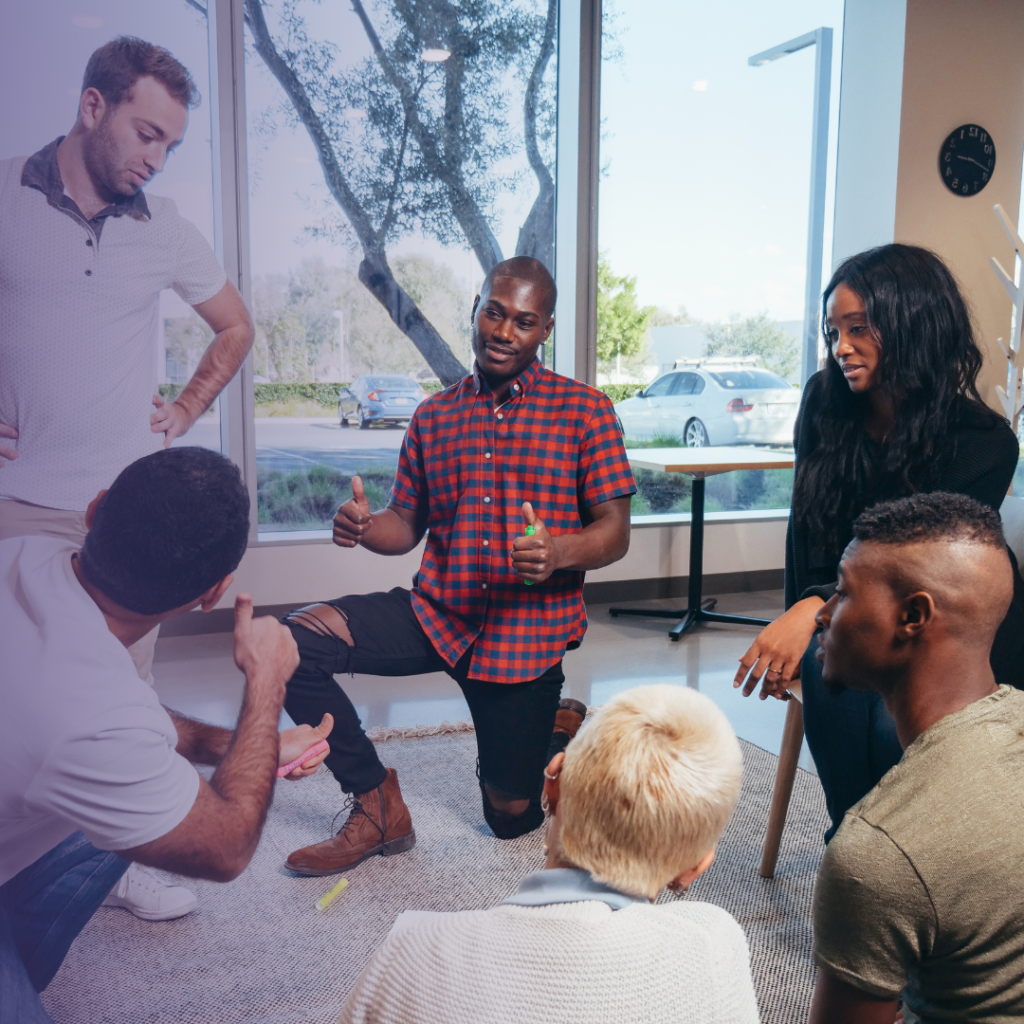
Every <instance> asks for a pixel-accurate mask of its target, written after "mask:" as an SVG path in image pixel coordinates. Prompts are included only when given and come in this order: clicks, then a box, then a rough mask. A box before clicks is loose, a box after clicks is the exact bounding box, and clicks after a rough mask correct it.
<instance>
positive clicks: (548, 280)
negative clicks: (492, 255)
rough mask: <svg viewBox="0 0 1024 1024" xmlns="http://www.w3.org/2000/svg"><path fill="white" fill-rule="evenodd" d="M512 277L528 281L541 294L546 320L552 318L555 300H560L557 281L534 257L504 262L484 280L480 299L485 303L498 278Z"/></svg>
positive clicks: (515, 257) (513, 258)
mask: <svg viewBox="0 0 1024 1024" xmlns="http://www.w3.org/2000/svg"><path fill="white" fill-rule="evenodd" d="M499 277H510V278H515V279H516V280H517V281H526V282H527V283H528V284H530V285H532V286H533V287H534V288H536V289H537V290H538V292H540V293H541V296H542V298H541V310H539V312H540V311H542V312H543V315H544V316H545V318H547V317H550V316H551V314H552V313H553V312H554V311H555V300H556V299H557V298H558V289H557V288H556V287H555V279H554V278H553V277H552V276H551V274H550V273H549V272H548V268H547V267H545V266H544V264H543V263H541V261H540V260H535V259H534V258H533V257H532V256H513V257H512V259H510V260H504V261H503V262H502V263H499V264H498V265H497V266H496V267H494V268H492V269H491V271H490V272H489V273H488V274H487V276H486V277H485V278H484V283H483V284H482V285H481V287H480V297H481V299H483V300H484V301H486V300H487V297H488V296H489V295H490V293H491V285H492V284H493V283H494V281H495V279H496V278H499Z"/></svg>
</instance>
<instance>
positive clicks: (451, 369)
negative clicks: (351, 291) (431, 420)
mask: <svg viewBox="0 0 1024 1024" xmlns="http://www.w3.org/2000/svg"><path fill="white" fill-rule="evenodd" d="M244 2H245V13H246V17H247V20H248V23H249V28H250V30H251V31H252V36H253V42H254V45H255V47H256V52H257V53H258V54H259V55H260V57H261V58H262V60H263V62H264V64H266V66H267V68H268V69H269V70H270V73H271V74H272V75H273V76H274V77H275V78H276V79H277V81H278V82H279V83H280V85H281V88H282V89H284V91H285V93H286V95H287V96H288V99H289V100H290V101H291V103H292V107H293V108H294V110H295V113H296V114H297V115H298V117H299V120H300V121H302V123H303V125H304V126H305V128H306V131H307V132H308V134H309V137H310V139H311V141H312V142H313V146H314V147H315V149H316V151H317V156H318V157H319V160H320V167H321V168H322V170H323V173H324V180H325V181H326V182H327V187H328V188H329V189H330V190H331V195H332V196H333V197H334V199H335V202H337V204H338V205H339V206H340V207H341V209H342V211H343V212H344V214H345V216H346V217H347V218H348V222H349V224H351V225H352V229H353V231H355V234H356V237H357V238H358V239H359V244H360V246H361V247H362V250H363V262H362V263H361V264H360V266H359V280H360V281H362V283H363V284H364V285H365V286H366V287H367V288H368V289H369V290H370V292H372V294H373V296H374V298H376V299H377V301H378V302H380V303H381V305H382V306H384V308H385V309H386V310H387V311H388V315H389V316H390V317H391V319H392V321H393V322H394V323H395V325H396V326H397V327H398V329H399V330H401V331H402V333H403V334H405V335H406V337H407V338H408V339H409V340H410V341H411V342H412V343H413V344H414V345H415V346H416V348H417V349H419V351H420V352H421V353H422V355H423V357H424V358H425V359H426V361H427V363H428V364H429V365H430V367H431V369H432V370H433V371H434V372H435V373H436V374H437V375H438V377H439V378H440V379H441V381H442V383H444V384H445V385H446V386H447V385H449V384H454V383H455V382H456V381H459V380H461V379H462V378H463V377H464V376H465V375H466V373H467V371H466V368H465V367H464V366H463V365H462V363H460V362H459V360H458V359H457V358H456V357H455V355H454V353H453V352H452V350H451V349H450V348H449V347H448V343H447V342H446V341H445V340H444V338H442V337H441V335H440V334H438V333H437V331H436V330H435V329H434V327H433V326H432V325H431V324H430V322H429V321H428V320H427V318H426V317H425V316H424V315H423V314H422V313H421V312H420V310H419V308H418V307H417V306H416V303H415V302H413V300H412V298H410V296H409V295H408V294H407V293H406V292H405V290H404V289H403V288H402V287H401V285H399V284H398V281H397V280H396V279H395V276H394V273H393V272H392V270H391V267H390V266H389V265H388V261H387V255H386V253H385V250H384V241H385V239H384V236H383V235H382V234H381V233H380V232H379V231H377V230H376V229H375V228H374V226H373V224H372V222H371V221H370V218H369V217H368V216H367V214H366V211H365V210H364V209H363V207H362V204H361V203H360V202H359V200H358V198H357V197H356V195H355V193H354V192H353V191H352V189H351V187H350V186H349V183H348V181H347V180H346V179H345V175H344V174H343V172H342V170H341V167H340V166H339V164H338V160H337V157H336V156H335V153H334V148H333V147H332V145H331V142H330V139H329V137H328V135H327V131H326V130H325V128H324V125H323V122H322V121H321V120H320V117H319V115H318V114H317V112H316V110H315V109H314V108H313V104H312V101H311V100H310V98H309V96H308V94H307V92H306V89H305V86H303V84H302V82H301V81H300V80H299V77H298V75H296V74H295V72H294V71H293V70H292V68H291V67H290V66H289V64H288V63H287V62H286V61H285V60H284V58H283V57H282V56H281V55H280V53H278V51H277V47H276V46H275V45H274V41H273V39H272V38H271V35H270V30H269V29H268V28H267V22H266V19H265V18H264V16H263V4H262V2H261V0H244Z"/></svg>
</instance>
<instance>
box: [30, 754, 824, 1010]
mask: <svg viewBox="0 0 1024 1024" xmlns="http://www.w3.org/2000/svg"><path fill="white" fill-rule="evenodd" d="M380 749H381V756H382V759H383V760H384V763H385V764H387V765H389V766H392V767H394V768H396V769H397V770H398V774H399V779H400V781H401V785H402V790H403V793H404V795H405V798H406V800H407V801H408V802H409V804H410V806H411V808H412V812H413V820H414V823H415V827H416V834H417V839H418V842H417V846H416V847H415V848H414V849H413V850H412V851H410V852H409V853H406V854H403V855H402V856H400V857H395V858H387V859H385V858H381V857H378V858H374V859H373V860H371V861H368V862H366V863H364V864H362V865H360V866H359V867H358V868H356V869H354V870H353V871H351V872H350V873H349V874H348V877H349V881H350V883H351V884H350V886H349V888H348V889H347V890H346V891H345V892H343V893H342V894H341V895H340V896H339V897H338V898H337V899H336V900H335V901H334V903H333V904H332V905H331V906H330V907H329V908H328V909H327V910H326V911H325V912H322V913H321V912H319V911H317V910H316V909H315V908H314V903H315V902H316V900H317V899H319V898H320V896H322V895H323V894H324V893H325V892H327V890H328V889H329V888H330V887H331V886H332V884H333V883H334V881H335V879H333V878H297V877H295V876H293V875H292V874H291V873H290V872H288V871H287V870H286V869H285V867H284V864H283V862H284V858H285V857H286V856H287V855H288V853H289V852H291V850H293V849H295V848H296V847H299V846H304V845H306V844H308V843H311V842H315V841H317V840H320V839H324V838H326V837H327V835H328V828H329V826H330V821H331V817H332V815H333V814H334V812H335V811H336V810H338V809H339V807H340V804H341V800H340V798H339V794H340V790H339V789H338V788H337V785H336V783H335V782H334V780H333V779H332V777H331V776H330V775H329V774H328V773H327V772H326V771H321V772H320V773H318V774H317V775H315V776H313V777H312V778H309V779H306V780H305V781H303V782H300V783H287V782H279V783H278V784H277V785H278V791H277V794H276V799H275V802H274V806H273V808H272V810H271V812H270V817H269V819H268V822H267V827H266V830H265V831H264V834H263V839H262V841H261V842H260V845H259V849H258V850H257V852H256V856H255V857H254V858H253V861H252V863H251V864H250V866H249V868H248V869H247V870H246V871H245V872H244V874H243V875H242V876H241V877H240V878H238V879H237V880H236V881H234V882H232V883H230V884H228V885H218V884H216V883H212V882H189V883H187V884H189V885H190V886H191V887H192V888H193V889H194V891H195V892H196V893H197V895H198V897H199V907H198V909H197V910H196V911H195V912H194V913H192V914H191V915H189V916H188V917H185V918H182V919H180V920H178V921H167V922H162V923H147V922H144V921H139V920H137V919H136V918H134V917H132V916H131V915H130V914H128V913H127V912H126V911H124V910H119V909H114V908H101V909H100V911H99V912H98V913H97V915H96V916H95V917H94V918H93V920H92V921H91V922H90V924H89V925H88V926H87V927H86V929H85V931H84V932H83V933H82V935H81V936H80V937H79V938H78V940H77V941H76V942H75V944H74V946H73V947H72V949H71V952H70V953H69V955H68V957H67V959H66V961H65V962H64V965H63V967H62V968H61V970H60V972H59V973H58V975H57V977H56V978H55V979H54V981H53V983H52V984H51V985H50V987H49V989H48V990H47V991H46V992H45V993H44V995H43V1002H44V1004H45V1006H46V1008H47V1010H48V1011H49V1013H50V1014H51V1016H52V1017H53V1019H54V1020H55V1021H56V1022H57V1024H193V1022H194V1024H200V1022H201V1024H243V1022H244V1024H290V1022H298V1021H314V1022H317V1024H330V1022H333V1021H335V1020H336V1019H337V1015H338V1012H339V1010H340V1008H341V1005H342V1003H343V1002H344V1000H345V996H346V995H347V993H348V991H349V990H350V988H351V987H352V985H353V983H354V982H355V980H356V978H357V977H358V976H359V973H360V971H361V970H362V968H363V965H364V964H365V963H366V961H367V960H368V959H369V957H370V955H371V954H372V952H373V950H374V949H375V948H376V947H377V945H378V944H379V943H380V941H381V940H382V939H383V938H384V936H385V935H386V934H387V932H388V929H389V928H390V927H391V923H392V922H393V921H394V919H395V917H396V916H397V915H398V914H399V913H400V912H401V911H402V910H409V909H422V910H464V909H470V908H474V909H475V908H482V907H488V906H492V905H494V904H495V903H498V902H500V901H501V900H502V899H504V898H505V897H506V896H507V895H508V894H510V893H511V892H513V891H514V890H515V888H516V886H517V884H518V880H519V879H520V878H521V877H522V876H523V875H524V874H526V873H527V872H529V871H534V870H537V869H538V868H539V867H541V865H542V862H543V857H542V854H541V839H542V836H541V831H537V832H535V833H533V834H532V835H529V836H523V837H522V838H520V839H517V840H514V841H511V842H502V841H500V840H497V839H495V838H494V837H493V836H492V835H491V833H490V831H489V829H488V828H487V827H486V825H485V824H484V822H483V818H482V816H481V813H480V805H479V797H478V789H477V786H476V780H475V777H474V774H473V769H474V763H475V757H476V741H475V736H473V735H472V734H468V735H467V734H461V735H459V734H456V735H449V736H434V737H429V738H423V739H401V740H391V741H389V742H387V743H384V744H382V745H381V748H380ZM743 755H744V784H743V794H742V796H741V798H740V803H739V807H738V808H737V810H736V813H735V814H734V815H733V818H732V821H731V822H730V824H729V828H728V830H727V832H726V834H725V837H724V839H723V841H722V843H721V844H720V846H719V850H718V856H717V858H716V860H715V863H714V864H713V866H712V867H711V869H710V870H709V871H708V873H707V874H706V875H705V876H704V877H703V878H701V879H700V880H698V882H697V883H696V884H695V885H694V886H693V887H692V889H691V891H690V892H689V893H688V894H687V895H686V896H684V897H675V896H672V895H671V894H670V893H667V892H666V893H663V894H662V896H661V899H662V900H666V899H677V898H685V899H697V900H706V901H708V902H711V903H716V904H718V905H719V906H721V907H724V908H725V909H726V910H728V911H730V912H731V913H732V914H733V915H734V916H735V917H736V919H737V920H738V921H739V922H740V924H741V925H742V926H743V929H744V931H745V932H746V934H747V939H748V941H749V943H750V950H751V959H752V966H753V972H754V982H755V985H756V988H757V995H758V1000H759V1002H760V1006H761V1013H762V1017H763V1020H764V1021H765V1022H766V1024H789V1022H793V1024H797V1022H799V1024H803V1022H804V1021H806V1020H807V1012H808V1008H809V1005H810V996H811V987H812V984H813V977H814V971H813V967H812V965H811V928H810V904H811V890H812V886H813V883H814V875H815V872H816V870H817V866H818V861H819V860H820V856H821V851H822V841H821V836H822V832H823V831H824V828H825V823H826V817H825V808H824V800H823V798H822V795H821V788H820V786H819V785H818V781H817V779H816V778H814V776H812V775H808V774H807V773H805V772H803V771H800V772H798V773H797V780H796V786H795V788H794V793H793V803H792V804H791V806H790V812H789V820H788V822H787V825H786V832H785V835H784V838H783V843H782V852H781V854H780V857H779V867H778V873H777V875H776V877H775V878H774V879H770V880H768V879H763V878H761V877H760V876H759V875H758V874H757V865H758V862H759V860H760V848H761V841H762V838H763V836H764V830H765V824H766V822H767V817H768V804H769V800H770V798H771V787H772V782H773V779H774V776H775V763H776V759H775V757H774V756H773V755H771V754H768V753H766V752H765V751H763V750H760V749H759V748H757V747H754V746H752V745H751V744H749V743H744V744H743Z"/></svg>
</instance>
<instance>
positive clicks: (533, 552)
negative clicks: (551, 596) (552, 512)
mask: <svg viewBox="0 0 1024 1024" xmlns="http://www.w3.org/2000/svg"><path fill="white" fill-rule="evenodd" d="M523 518H524V519H525V520H526V523H525V525H526V526H532V527H533V534H532V536H529V537H528V536H525V535H524V536H521V537H516V539H515V541H514V542H513V543H512V568H513V569H515V571H516V573H518V575H520V576H522V578H523V579H524V580H528V581H530V582H531V583H541V582H543V581H544V580H546V579H547V578H548V577H549V576H550V575H551V574H552V573H553V572H554V571H555V570H556V569H557V568H559V565H558V544H557V539H556V538H555V537H552V536H551V534H550V533H548V530H547V527H546V526H545V525H544V524H543V523H542V522H541V520H540V519H539V518H538V516H537V513H536V512H535V511H534V510H533V506H532V505H531V504H530V503H529V502H528V501H524V502H523Z"/></svg>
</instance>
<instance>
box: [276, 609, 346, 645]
mask: <svg viewBox="0 0 1024 1024" xmlns="http://www.w3.org/2000/svg"><path fill="white" fill-rule="evenodd" d="M285 621H286V622H293V623H295V625H297V626H302V627H303V629H308V630H309V631H310V632H311V633H316V634H317V635H318V636H329V637H333V638H334V639H335V640H340V641H341V642H342V643H344V644H347V645H348V646H349V647H355V641H354V640H353V639H352V633H351V631H350V630H349V628H348V615H346V614H345V612H343V611H342V610H341V609H340V608H335V606H334V605H333V604H324V603H319V604H307V605H305V606H304V607H302V608H296V609H295V610H294V611H291V612H289V613H288V614H287V615H286V616H285Z"/></svg>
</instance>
